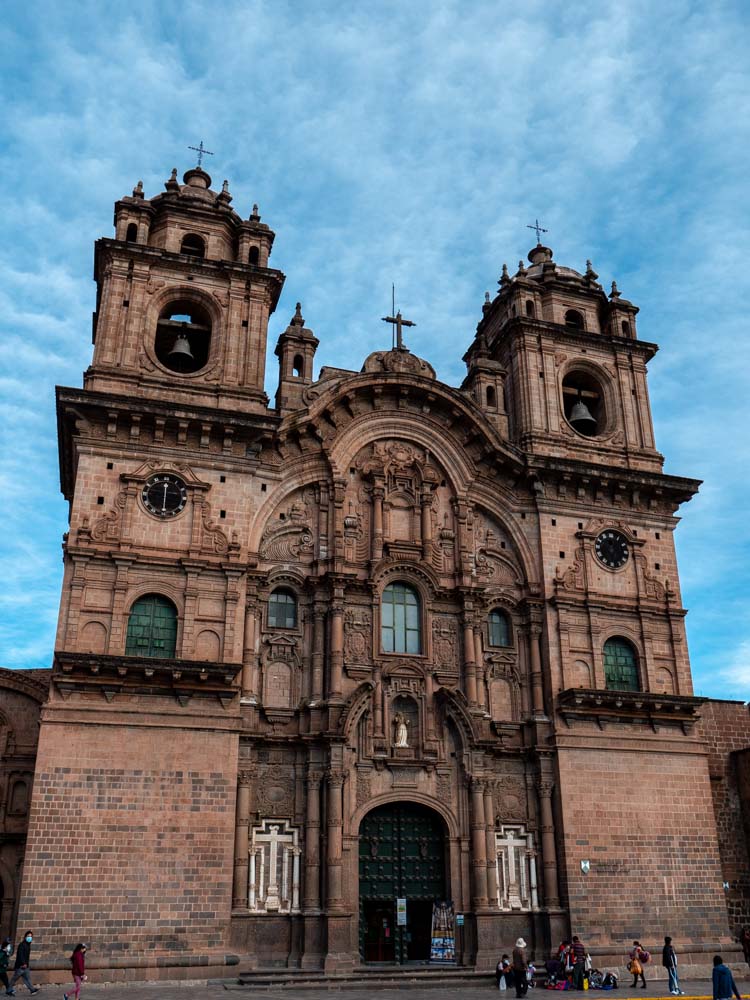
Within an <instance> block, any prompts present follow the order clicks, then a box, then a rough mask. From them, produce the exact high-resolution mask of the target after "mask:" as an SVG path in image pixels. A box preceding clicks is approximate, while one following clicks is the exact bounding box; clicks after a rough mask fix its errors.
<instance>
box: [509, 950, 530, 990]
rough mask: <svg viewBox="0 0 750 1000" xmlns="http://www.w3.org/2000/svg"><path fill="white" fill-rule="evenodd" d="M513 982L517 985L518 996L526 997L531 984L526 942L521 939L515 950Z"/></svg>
mask: <svg viewBox="0 0 750 1000" xmlns="http://www.w3.org/2000/svg"><path fill="white" fill-rule="evenodd" d="M513 980H514V982H515V984H516V996H517V997H525V996H526V992H527V990H528V988H529V983H528V980H527V979H526V942H525V941H524V939H523V938H521V937H520V938H519V939H518V940H517V941H516V946H515V948H514V949H513Z"/></svg>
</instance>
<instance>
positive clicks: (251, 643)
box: [242, 594, 258, 701]
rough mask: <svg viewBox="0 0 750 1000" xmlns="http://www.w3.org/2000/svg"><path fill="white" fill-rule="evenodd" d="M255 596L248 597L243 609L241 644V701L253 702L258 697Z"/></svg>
mask: <svg viewBox="0 0 750 1000" xmlns="http://www.w3.org/2000/svg"><path fill="white" fill-rule="evenodd" d="M255 601H256V599H255V594H253V595H252V596H248V600H247V605H246V607H245V638H244V641H243V643H242V700H243V701H245V700H247V701H255V700H256V698H257V695H258V692H257V690H256V689H257V684H258V653H257V649H256V644H257V635H258V631H257V626H258V611H257V606H256V603H255Z"/></svg>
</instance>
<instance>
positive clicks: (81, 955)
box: [63, 942, 86, 1000]
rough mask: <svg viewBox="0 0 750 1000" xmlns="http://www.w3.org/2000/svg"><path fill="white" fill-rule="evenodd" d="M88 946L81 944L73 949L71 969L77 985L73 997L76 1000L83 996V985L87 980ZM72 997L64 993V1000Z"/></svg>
mask: <svg viewBox="0 0 750 1000" xmlns="http://www.w3.org/2000/svg"><path fill="white" fill-rule="evenodd" d="M85 955H86V945H85V944H83V942H79V943H78V944H77V945H76V946H75V948H74V949H73V954H72V955H71V956H70V967H71V970H72V972H73V982H74V983H75V989H74V990H73V996H74V997H75V998H76V1000H79V997H80V996H81V983H82V982H83V981H84V980H85V979H86V959H85ZM69 996H70V994H69V993H63V1000H68V997H69Z"/></svg>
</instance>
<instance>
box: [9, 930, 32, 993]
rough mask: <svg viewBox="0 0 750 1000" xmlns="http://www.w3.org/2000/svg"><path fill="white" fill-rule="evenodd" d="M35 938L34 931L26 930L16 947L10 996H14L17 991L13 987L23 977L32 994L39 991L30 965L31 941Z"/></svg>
mask: <svg viewBox="0 0 750 1000" xmlns="http://www.w3.org/2000/svg"><path fill="white" fill-rule="evenodd" d="M33 940H34V935H33V934H32V932H31V931H26V933H25V934H24V937H23V941H22V942H21V943H20V944H19V946H18V947H17V948H16V961H15V964H14V965H13V978H12V979H11V981H10V986H9V988H8V989H7V990H6V992H7V993H8V995H9V996H13V994H14V993H15V990H14V989H13V987H14V986H15V985H16V983H17V982H18V980H19V979H23V981H24V982H25V983H26V988H27V989H28V991H29V993H30V994H31V995H32V996H33V995H34V994H35V993H38V992H39V987H38V986H34V984H33V983H32V981H31V976H30V975H29V965H30V964H31V942H32V941H33Z"/></svg>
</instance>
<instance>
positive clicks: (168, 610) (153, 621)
mask: <svg viewBox="0 0 750 1000" xmlns="http://www.w3.org/2000/svg"><path fill="white" fill-rule="evenodd" d="M176 642H177V609H176V608H175V606H174V604H172V602H171V601H170V600H168V599H167V598H166V597H161V595H159V594H146V595H145V596H144V597H139V598H138V600H137V601H136V602H135V603H134V604H133V606H132V607H131V609H130V617H129V618H128V637H127V640H126V643H125V655H126V656H160V657H165V658H170V657H173V656H174V654H175V645H176Z"/></svg>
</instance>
